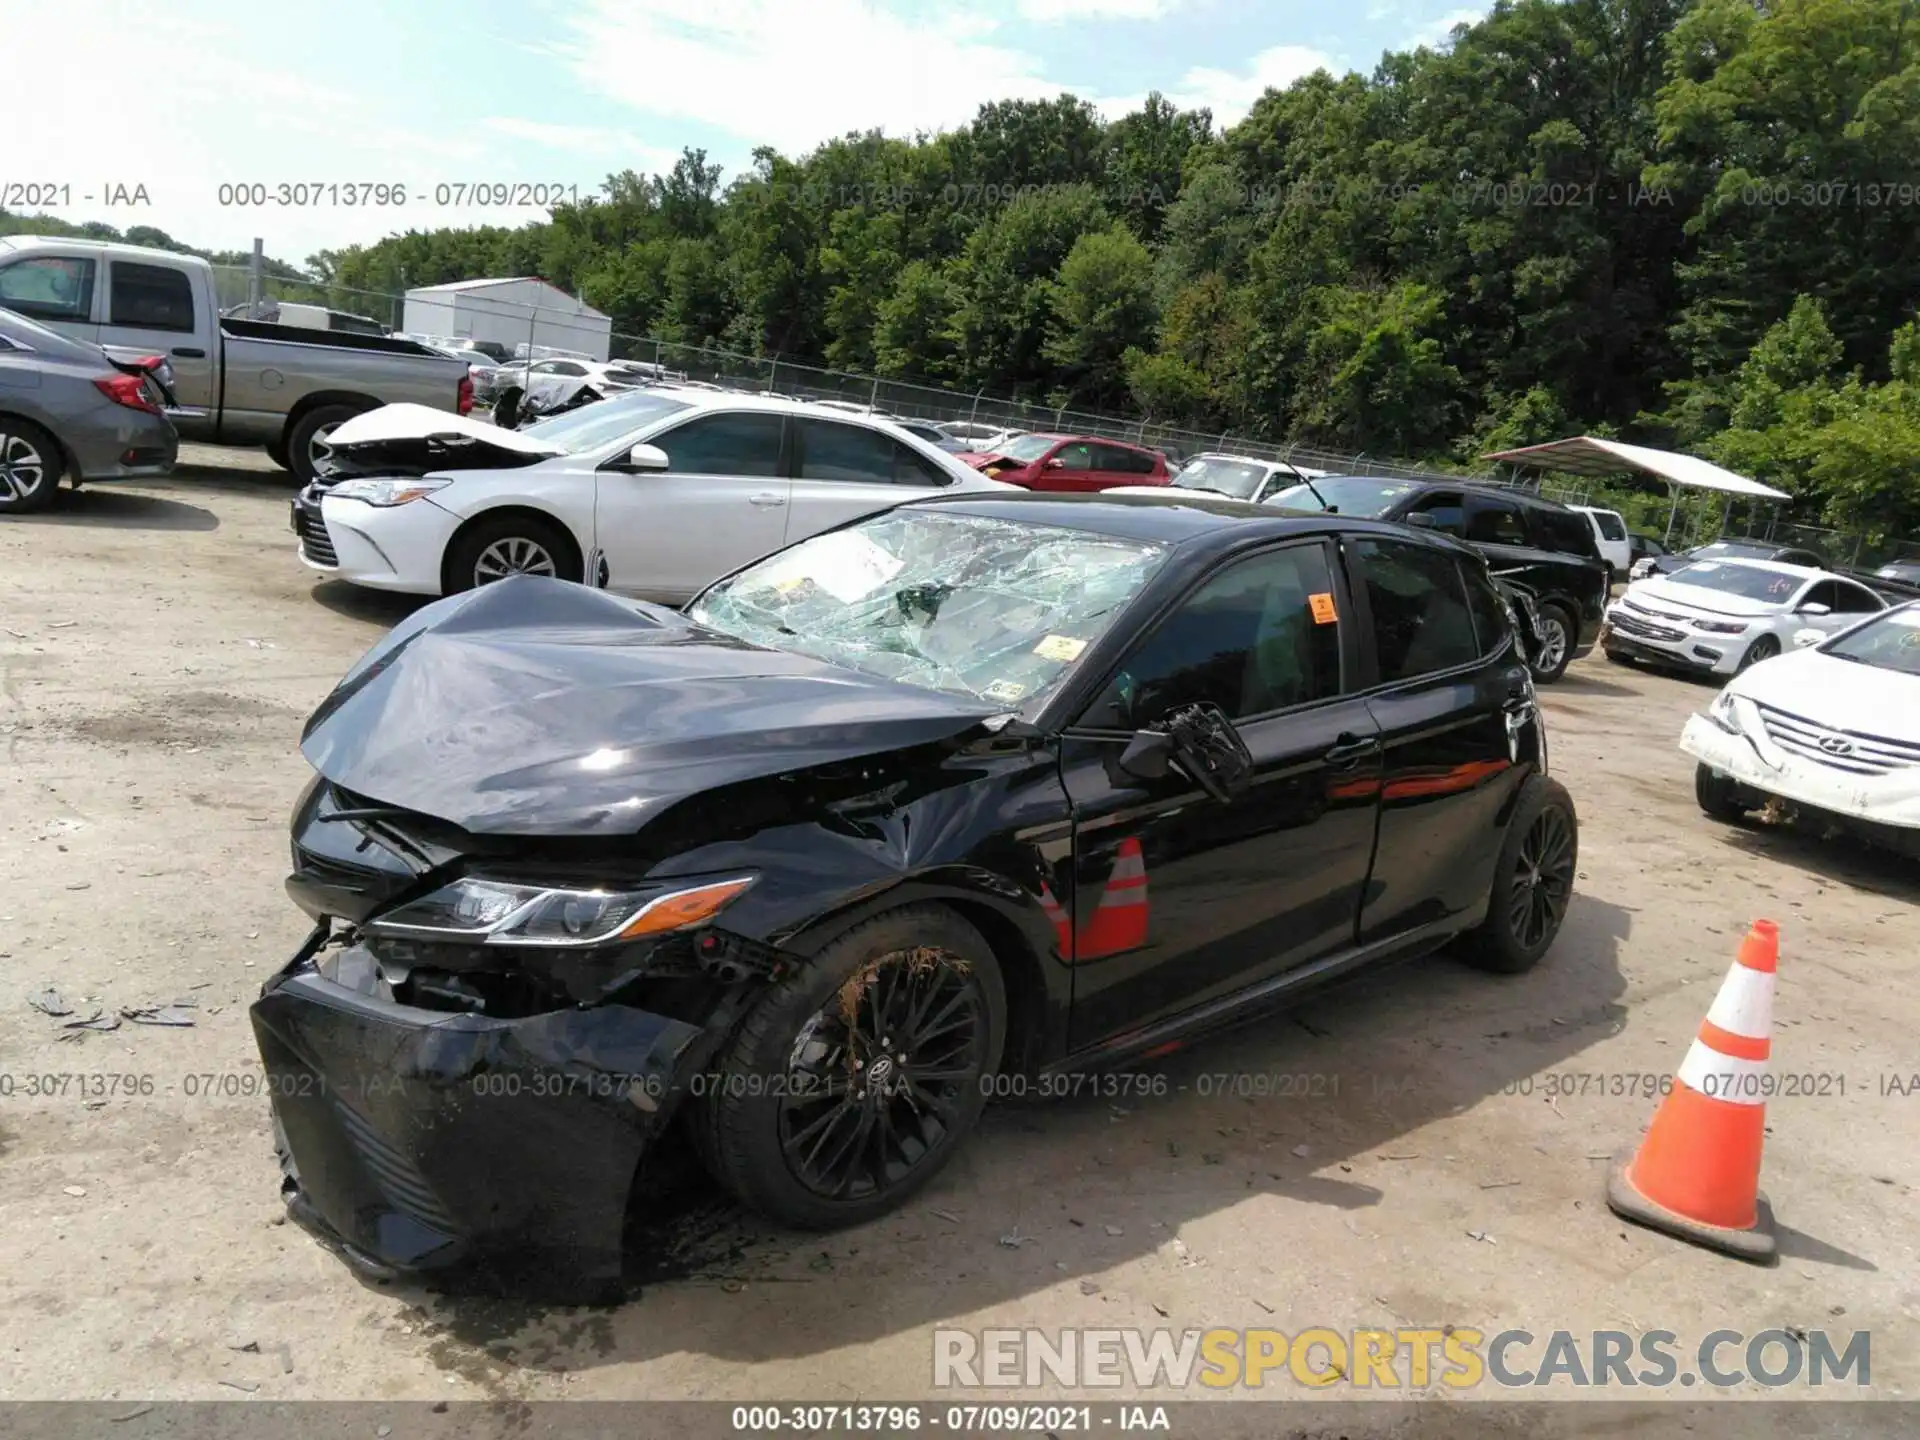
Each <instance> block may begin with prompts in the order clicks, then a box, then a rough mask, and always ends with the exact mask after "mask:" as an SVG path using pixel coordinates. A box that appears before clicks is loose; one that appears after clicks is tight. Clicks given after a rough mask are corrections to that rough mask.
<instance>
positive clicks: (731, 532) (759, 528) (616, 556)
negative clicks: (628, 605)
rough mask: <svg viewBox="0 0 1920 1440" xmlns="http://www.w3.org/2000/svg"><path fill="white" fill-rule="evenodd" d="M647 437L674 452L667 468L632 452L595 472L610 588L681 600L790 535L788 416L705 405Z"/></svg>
mask: <svg viewBox="0 0 1920 1440" xmlns="http://www.w3.org/2000/svg"><path fill="white" fill-rule="evenodd" d="M608 403H611V402H608ZM648 443H649V444H652V445H655V446H657V447H659V449H661V450H662V451H664V452H665V453H666V456H667V468H666V469H665V470H664V471H659V470H654V471H638V472H636V471H631V470H627V469H625V468H622V467H623V464H624V452H623V453H622V454H621V455H617V456H615V457H614V459H612V460H610V461H608V462H607V463H606V464H605V465H603V466H602V467H601V468H600V470H599V471H598V472H597V473H596V474H595V477H594V494H595V506H594V543H595V545H596V546H597V547H598V549H599V551H600V555H601V558H602V559H603V560H604V562H605V564H606V567H607V588H608V589H610V590H617V591H620V592H621V593H623V594H627V595H637V596H640V597H641V598H643V599H648V600H658V601H661V602H663V603H666V604H671V605H677V604H680V603H682V602H683V601H686V600H688V599H691V598H692V597H693V596H694V595H695V594H696V593H698V592H699V591H700V590H702V589H703V588H705V587H706V585H707V584H708V583H709V582H710V581H713V580H717V579H718V578H719V577H720V576H722V575H724V574H726V573H727V572H728V571H730V570H734V569H736V568H738V567H739V566H741V565H745V564H747V563H748V562H749V561H753V560H757V559H759V558H760V557H761V556H762V555H768V554H771V553H772V552H773V551H775V550H778V549H779V548H780V547H781V546H782V545H783V544H784V543H786V533H787V500H788V495H789V492H790V490H791V488H792V482H791V481H790V480H788V478H787V474H788V462H787V455H786V446H785V420H784V417H783V416H780V415H777V414H772V413H769V412H767V411H764V410H720V411H714V410H705V411H702V412H701V413H700V414H698V415H696V416H694V417H693V418H691V419H688V420H684V421H682V422H681V423H680V424H678V425H676V426H674V427H673V428H672V429H671V430H667V431H664V432H662V433H660V434H658V435H655V436H652V437H651V438H650V439H649V441H648Z"/></svg>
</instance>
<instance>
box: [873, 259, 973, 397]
mask: <svg viewBox="0 0 1920 1440" xmlns="http://www.w3.org/2000/svg"><path fill="white" fill-rule="evenodd" d="M958 305H959V296H958V294H957V292H956V290H955V287H954V285H953V283H952V281H950V280H949V279H948V278H947V276H946V274H945V273H944V271H943V270H942V269H941V267H940V266H938V265H936V264H934V263H932V262H931V261H927V260H910V261H908V262H907V263H906V264H905V265H904V266H902V267H901V270H900V273H899V275H898V276H896V277H895V279H894V282H893V290H892V293H890V294H889V295H888V296H887V297H886V298H885V299H884V300H882V301H881V302H880V304H879V307H878V310H877V312H876V314H875V317H874V326H873V350H874V363H875V365H876V366H877V367H878V368H879V371H880V373H881V374H882V375H887V376H891V377H895V378H899V379H906V380H942V379H946V378H948V377H950V376H951V374H952V367H953V357H954V334H953V323H954V312H955V310H956V309H957V308H958Z"/></svg>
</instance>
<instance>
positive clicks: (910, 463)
mask: <svg viewBox="0 0 1920 1440" xmlns="http://www.w3.org/2000/svg"><path fill="white" fill-rule="evenodd" d="M893 461H894V471H893V483H894V484H896V485H951V484H952V483H953V476H951V475H949V474H948V473H947V472H946V471H944V470H942V469H941V468H940V467H939V466H938V465H936V464H934V463H933V461H931V460H929V459H927V457H926V456H924V455H922V454H921V453H920V452H919V451H918V450H915V449H914V448H913V447H912V446H910V445H900V444H895V445H894V447H893Z"/></svg>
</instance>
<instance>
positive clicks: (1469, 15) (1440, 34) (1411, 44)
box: [1398, 6, 1487, 50]
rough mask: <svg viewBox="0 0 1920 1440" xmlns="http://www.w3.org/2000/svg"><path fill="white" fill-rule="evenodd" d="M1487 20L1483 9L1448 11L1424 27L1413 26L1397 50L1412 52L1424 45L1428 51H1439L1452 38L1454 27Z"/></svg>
mask: <svg viewBox="0 0 1920 1440" xmlns="http://www.w3.org/2000/svg"><path fill="white" fill-rule="evenodd" d="M1486 18H1487V12H1486V9H1485V7H1484V6H1483V7H1481V8H1479V9H1473V8H1465V9H1460V10H1449V11H1448V12H1447V13H1446V14H1445V15H1442V16H1441V17H1440V18H1439V19H1437V20H1429V21H1427V22H1426V24H1424V25H1417V26H1415V27H1414V28H1413V29H1412V30H1411V31H1410V32H1409V33H1408V35H1407V38H1406V39H1404V40H1402V41H1401V42H1400V45H1399V47H1398V48H1400V49H1402V50H1413V49H1417V48H1418V47H1420V46H1422V45H1425V46H1427V47H1428V48H1429V49H1435V50H1437V49H1439V48H1440V47H1441V46H1443V45H1445V44H1446V43H1447V42H1448V41H1449V40H1451V39H1452V38H1453V27H1454V26H1456V25H1477V24H1479V23H1480V21H1482V20H1484V19H1486Z"/></svg>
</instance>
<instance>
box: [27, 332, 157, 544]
mask: <svg viewBox="0 0 1920 1440" xmlns="http://www.w3.org/2000/svg"><path fill="white" fill-rule="evenodd" d="M159 364H160V362H158V361H156V362H155V366H156V367H158V366H159ZM169 398H170V397H169V396H168V395H167V392H166V390H165V388H164V385H163V384H162V382H161V380H160V379H159V378H158V375H157V374H156V373H154V372H152V371H150V370H148V369H146V368H143V367H142V366H140V365H137V364H127V363H122V362H119V361H115V360H114V359H112V358H111V357H109V356H108V354H107V352H106V351H104V350H102V349H101V348H100V347H99V346H98V345H90V344H88V343H86V342H85V341H82V340H70V339H68V338H67V337H66V336H64V335H58V334H55V333H54V332H53V331H51V330H49V329H47V328H46V326H44V325H38V324H35V323H34V322H33V321H31V320H29V319H27V318H26V317H25V316H23V315H19V314H16V313H15V312H14V311H12V310H0V515H15V514H25V513H27V512H29V511H33V510H39V509H42V508H43V507H45V506H46V505H48V504H49V503H51V502H52V500H53V497H54V494H55V492H56V491H57V489H58V488H59V485H60V477H61V476H62V475H71V476H72V477H73V480H74V483H75V484H79V483H80V482H81V481H83V480H131V479H134V478H137V477H139V476H142V475H164V474H166V473H167V472H168V471H169V470H171V469H173V463H174V460H175V458H176V457H177V455H178V453H179V449H180V438H179V436H178V435H176V434H175V433H174V429H173V423H172V422H171V421H170V420H168V419H167V414H166V406H167V405H168V403H169Z"/></svg>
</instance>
